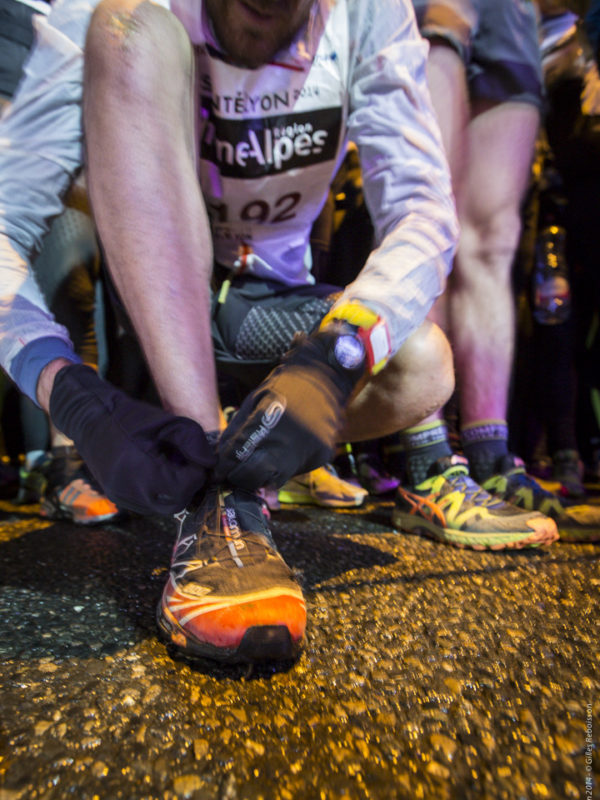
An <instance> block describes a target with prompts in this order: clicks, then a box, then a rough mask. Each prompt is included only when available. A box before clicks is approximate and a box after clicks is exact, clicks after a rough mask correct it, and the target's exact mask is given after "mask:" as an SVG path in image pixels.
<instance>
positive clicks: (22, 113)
mask: <svg viewBox="0 0 600 800" xmlns="http://www.w3.org/2000/svg"><path fill="white" fill-rule="evenodd" d="M165 4H167V3H165ZM95 5H96V2H95V1H94V0H57V2H56V3H55V5H54V7H53V10H52V12H51V14H50V15H49V17H48V18H41V17H40V18H39V19H38V23H37V31H38V41H37V44H36V46H35V47H34V50H33V52H32V55H31V57H30V59H29V61H28V64H27V67H26V75H25V77H24V79H23V81H22V83H21V85H20V87H19V90H18V91H17V94H16V96H15V98H14V101H13V104H12V106H11V108H10V110H9V112H8V113H7V114H5V116H4V117H3V118H2V120H1V121H0V365H1V366H2V367H3V368H4V369H5V370H7V372H8V373H9V374H10V375H11V377H12V378H13V379H14V380H15V382H16V383H17V384H18V385H19V387H20V388H21V389H22V391H24V392H25V393H27V394H28V395H29V396H30V397H32V398H33V399H35V388H36V384H37V378H38V376H39V372H40V371H41V369H42V368H43V366H45V364H46V363H48V362H49V361H50V360H52V359H53V358H56V357H58V356H63V357H67V358H71V359H72V360H76V357H75V356H74V355H73V352H72V347H71V344H70V341H69V337H68V334H67V332H66V331H65V329H64V328H62V327H61V326H59V325H57V324H56V322H55V321H54V320H53V319H52V316H51V315H50V313H49V312H48V310H47V309H46V307H45V304H44V301H43V299H42V297H41V295H40V293H39V290H38V288H37V286H36V283H35V279H34V277H33V275H32V272H31V269H30V261H31V258H32V256H33V255H34V254H35V253H36V252H37V251H38V250H39V248H40V245H41V242H42V239H43V236H44V234H45V232H46V231H47V229H48V222H49V220H51V219H52V218H53V217H54V216H55V215H57V214H58V213H60V211H61V210H62V197H64V195H65V193H66V191H67V189H68V188H69V186H70V185H71V183H72V181H73V180H74V178H75V177H76V176H77V174H78V173H79V171H80V170H81V168H82V167H83V134H82V124H81V100H82V73H83V69H82V68H83V51H82V47H83V43H84V41H85V34H86V30H87V27H88V24H89V20H90V15H91V13H92V11H93V8H94V6H95ZM170 8H171V10H172V11H173V13H174V14H175V15H176V16H177V17H178V18H179V19H180V20H181V22H182V23H183V25H184V26H185V28H186V30H187V32H188V34H189V36H190V38H191V40H192V42H193V44H194V45H195V50H196V53H197V73H198V92H199V98H198V111H199V113H198V119H199V124H198V153H199V159H198V177H199V180H200V183H201V187H202V191H203V194H204V197H205V199H206V203H207V207H208V209H209V214H210V218H211V224H212V233H213V240H214V253H215V260H216V261H217V262H218V263H220V264H222V265H224V266H229V267H234V266H235V265H236V263H239V262H238V259H239V258H240V255H241V254H242V253H243V254H244V258H245V260H246V265H247V271H250V272H252V273H254V274H256V275H257V276H260V277H265V278H270V279H272V280H278V281H281V282H282V283H284V284H286V285H289V286H294V285H303V284H306V283H312V282H313V280H314V279H313V277H312V275H311V257H310V248H309V235H310V230H311V226H312V223H313V221H314V219H315V218H316V217H317V215H318V213H319V211H320V209H321V207H322V205H323V203H324V201H325V198H326V194H327V190H328V187H329V184H330V182H331V179H332V177H333V175H334V174H335V172H336V170H337V168H338V166H339V164H340V163H341V160H342V158H343V156H344V152H345V148H346V144H347V142H348V141H349V140H351V141H353V142H354V143H355V144H356V145H357V146H358V148H359V152H360V159H361V164H362V169H363V181H364V191H365V197H366V201H367V205H368V208H369V210H370V212H371V216H372V219H373V223H374V226H375V231H376V237H377V245H376V248H375V249H374V251H373V252H372V254H371V256H370V257H369V259H368V261H367V263H366V265H365V267H364V269H363V270H362V272H361V274H360V275H359V276H358V278H357V279H356V280H355V281H354V282H353V283H352V284H351V285H350V286H348V287H346V289H345V291H344V295H343V300H348V299H360V300H361V301H363V302H364V303H366V304H367V305H369V306H370V307H372V308H373V309H374V310H376V311H377V312H378V313H380V314H382V315H383V316H384V317H385V319H386V320H387V323H388V326H389V329H390V332H391V337H392V344H393V347H394V350H397V349H398V348H399V347H400V346H401V345H402V343H403V342H404V341H405V339H406V338H407V337H408V336H409V335H410V333H412V332H413V331H414V330H415V329H416V328H417V327H419V325H420V324H421V323H422V322H423V320H424V318H425V316H426V314H427V312H428V311H429V309H430V307H431V305H432V303H433V301H434V299H435V298H436V297H437V296H438V295H439V294H440V293H441V291H442V290H443V288H444V285H445V279H446V275H447V273H448V271H449V269H450V267H451V263H452V257H453V253H454V247H455V242H456V237H457V223H456V216H455V210H454V202H453V197H452V191H451V186H450V178H449V173H448V168H447V164H446V161H445V158H444V155H443V151H442V145H441V139H440V135H439V130H438V127H437V123H436V121H435V117H434V113H433V111H432V107H431V103H430V98H429V94H428V91H427V87H426V78H425V64H426V58H427V44H426V43H425V42H424V41H423V40H422V39H421V37H420V35H419V33H418V30H417V27H416V24H415V20H414V15H413V10H412V5H411V2H410V0H315V4H314V6H313V9H312V13H311V16H310V20H309V23H308V25H307V26H306V28H305V29H304V30H303V31H301V32H300V34H299V35H298V37H297V38H296V40H295V41H294V42H293V43H292V45H291V46H290V47H289V48H288V49H287V50H286V51H285V52H282V53H280V54H279V55H278V57H277V58H276V60H275V62H274V63H271V64H268V65H265V66H264V67H261V68H259V69H257V70H245V69H241V68H238V67H235V66H232V65H230V64H228V63H227V61H226V60H225V59H224V58H222V57H221V55H220V52H219V46H218V43H217V42H216V41H215V39H214V37H213V35H212V32H211V30H210V25H209V23H208V20H207V18H206V13H205V10H204V8H203V2H202V0H172V2H171V3H170Z"/></svg>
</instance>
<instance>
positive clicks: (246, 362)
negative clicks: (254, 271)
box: [211, 277, 341, 387]
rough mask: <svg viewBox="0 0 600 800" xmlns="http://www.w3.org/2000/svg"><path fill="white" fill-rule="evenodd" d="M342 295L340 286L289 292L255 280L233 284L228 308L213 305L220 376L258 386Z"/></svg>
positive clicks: (278, 285) (224, 304) (217, 296)
mask: <svg viewBox="0 0 600 800" xmlns="http://www.w3.org/2000/svg"><path fill="white" fill-rule="evenodd" d="M340 291H341V290H340V289H339V288H338V287H336V286H329V285H327V284H315V285H313V286H300V287H298V286H296V287H288V286H284V285H283V284H281V283H277V282H276V281H266V280H262V279H258V278H252V277H239V278H236V279H234V281H233V282H232V284H231V286H230V287H229V290H228V291H227V294H226V297H225V300H224V302H222V303H221V302H219V300H220V290H216V291H215V293H214V295H213V301H212V309H211V313H212V335H213V346H214V351H215V360H216V363H217V370H218V371H220V372H222V373H225V374H227V375H230V376H232V377H234V378H236V379H237V380H238V381H240V382H241V383H242V384H244V385H245V386H246V387H250V386H255V385H257V384H258V383H260V381H261V380H262V379H263V378H264V377H265V376H266V375H267V374H268V373H269V372H270V371H271V369H273V367H274V366H275V365H276V364H277V363H278V362H279V361H280V359H281V357H282V356H283V355H284V354H285V353H286V352H287V351H288V350H289V349H290V347H291V345H292V342H293V340H294V336H295V335H296V334H297V333H311V332H312V331H314V330H316V328H318V326H319V323H320V322H321V320H322V319H323V317H324V316H325V314H326V313H327V312H328V311H329V309H330V307H331V305H332V304H333V301H334V299H335V297H336V296H337V295H338V294H339V292H340Z"/></svg>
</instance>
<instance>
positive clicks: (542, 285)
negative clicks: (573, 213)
mask: <svg viewBox="0 0 600 800" xmlns="http://www.w3.org/2000/svg"><path fill="white" fill-rule="evenodd" d="M565 239H566V232H565V229H564V228H563V227H562V226H561V225H548V226H547V227H545V228H543V229H542V230H541V231H540V233H539V234H538V238H537V242H536V257H535V266H534V269H533V316H534V318H535V320H536V321H537V322H539V323H541V324H542V325H560V324H561V323H562V322H566V320H567V319H568V318H569V315H570V313H571V286H570V284H569V273H568V269H567V259H566V256H565Z"/></svg>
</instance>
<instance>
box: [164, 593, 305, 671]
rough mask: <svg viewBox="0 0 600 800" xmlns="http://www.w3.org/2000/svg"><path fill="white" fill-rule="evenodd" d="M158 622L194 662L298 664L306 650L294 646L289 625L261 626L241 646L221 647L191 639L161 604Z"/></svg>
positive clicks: (249, 632) (167, 637) (168, 638)
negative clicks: (204, 660)
mask: <svg viewBox="0 0 600 800" xmlns="http://www.w3.org/2000/svg"><path fill="white" fill-rule="evenodd" d="M156 621H157V624H158V630H159V633H160V635H161V637H162V638H163V639H164V640H165V641H166V642H168V643H169V644H171V645H173V646H174V647H175V648H176V649H177V650H178V651H179V652H180V653H183V654H184V655H186V656H188V657H193V658H208V659H210V660H212V661H219V662H220V663H223V664H256V663H261V662H264V661H294V660H296V659H297V658H298V655H299V653H300V651H301V649H302V640H301V641H299V642H294V640H293V639H292V636H291V634H290V632H289V630H288V628H287V627H286V626H285V625H259V626H254V627H250V628H248V629H247V631H246V632H245V633H244V635H243V637H242V639H241V641H240V643H239V645H238V646H237V647H236V648H235V649H233V648H227V647H217V646H216V645H213V644H210V642H201V641H199V640H197V639H193V638H191V637H190V636H189V635H187V634H186V632H185V631H184V630H183V629H182V628H181V627H180V625H179V624H178V623H177V620H176V619H175V618H174V617H173V616H172V614H171V613H170V612H169V610H168V609H166V608H165V607H164V606H163V604H162V601H161V602H159V604H158V608H157V612H156Z"/></svg>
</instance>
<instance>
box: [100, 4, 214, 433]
mask: <svg viewBox="0 0 600 800" xmlns="http://www.w3.org/2000/svg"><path fill="white" fill-rule="evenodd" d="M193 90H194V56H193V51H192V47H191V44H190V42H189V40H188V37H187V34H186V33H185V31H184V29H183V26H182V25H181V24H180V23H179V21H178V20H177V19H176V18H175V17H174V15H172V14H171V13H170V12H168V11H166V10H165V9H163V8H162V7H160V6H157V5H155V4H153V3H147V2H136V0H127V2H115V3H113V2H112V0H108V1H107V2H103V3H102V4H101V5H100V6H98V8H97V9H96V12H95V14H94V17H93V20H92V24H91V27H90V31H89V35H88V41H87V60H86V74H85V94H84V97H85V103H84V121H85V130H86V139H87V152H88V181H89V191H90V196H91V200H92V206H93V209H94V215H95V219H96V222H97V225H98V230H99V234H100V237H101V239H102V243H103V246H104V248H105V252H106V256H107V261H108V264H109V268H110V272H111V275H112V278H113V280H114V282H115V285H116V287H117V289H118V291H119V293H120V295H121V298H122V300H123V303H124V305H125V307H126V309H127V312H128V313H129V316H130V318H131V320H132V322H133V325H134V327H135V330H136V333H137V335H138V337H139V339H140V342H141V345H142V348H143V350H144V353H145V356H146V358H147V360H148V363H149V366H150V369H151V372H152V374H153V377H154V380H155V382H156V385H157V388H158V391H159V393H160V396H161V399H162V402H163V404H164V405H165V407H166V408H168V409H169V410H171V411H173V412H175V413H177V414H181V415H183V416H187V417H191V418H192V419H195V420H196V421H197V422H199V423H200V424H201V425H202V426H203V428H204V429H205V430H206V431H215V430H217V429H218V426H219V414H218V399H217V389H216V377H215V367H214V359H213V352H212V344H211V334H210V314H209V303H210V293H209V280H210V274H211V271H212V266H213V264H212V245H211V236H210V230H209V225H208V219H207V216H206V210H205V206H204V201H203V199H202V196H201V192H200V187H199V184H198V179H197V175H196V170H195V148H196V144H195V137H194V131H195V127H194V96H193ZM123 209H127V214H126V215H124V214H123Z"/></svg>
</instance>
